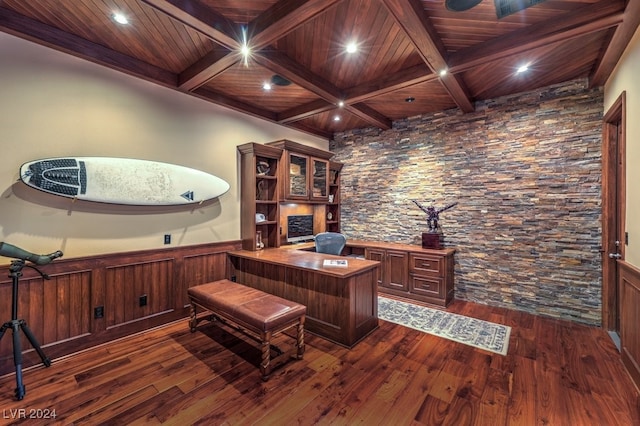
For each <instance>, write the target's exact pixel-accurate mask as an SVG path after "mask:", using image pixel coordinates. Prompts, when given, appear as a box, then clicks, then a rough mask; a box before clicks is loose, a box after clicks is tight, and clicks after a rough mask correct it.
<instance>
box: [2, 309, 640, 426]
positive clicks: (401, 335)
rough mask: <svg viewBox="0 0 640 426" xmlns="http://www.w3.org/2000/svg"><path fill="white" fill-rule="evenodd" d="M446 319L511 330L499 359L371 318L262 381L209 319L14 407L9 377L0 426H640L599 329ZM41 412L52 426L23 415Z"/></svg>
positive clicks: (109, 357)
mask: <svg viewBox="0 0 640 426" xmlns="http://www.w3.org/2000/svg"><path fill="white" fill-rule="evenodd" d="M448 310H449V311H451V312H456V313H461V314H465V315H469V316H473V317H476V318H480V319H484V320H488V321H494V322H500V323H503V324H507V325H510V326H511V327H513V330H512V334H511V340H510V347H509V353H508V355H507V356H501V355H496V354H492V353H490V352H486V351H482V350H479V349H475V348H472V347H469V346H466V345H463V344H459V343H455V342H451V341H448V340H444V339H441V338H438V337H434V336H430V335H428V334H424V333H420V332H417V331H415V330H412V329H409V328H405V327H402V326H398V325H395V324H391V323H388V322H385V321H380V328H379V329H377V330H376V331H375V332H373V333H372V334H371V335H369V336H368V337H367V338H366V339H365V340H364V341H362V342H360V343H359V344H358V345H356V347H354V348H353V349H352V350H348V349H345V348H343V347H340V346H337V345H335V344H332V343H330V342H328V341H326V340H324V339H322V338H319V337H317V336H312V335H309V334H307V350H306V353H305V356H304V359H303V360H299V361H291V362H289V363H287V364H286V365H284V366H283V367H282V368H280V369H278V370H276V371H275V372H274V374H273V375H272V377H271V379H270V380H269V381H268V382H266V383H264V382H262V381H261V380H260V373H259V371H258V368H257V364H258V359H259V351H258V349H257V347H256V346H255V345H254V344H253V342H252V341H246V340H245V339H242V338H239V337H238V336H236V335H235V334H234V333H230V332H228V331H227V330H224V329H221V328H219V327H217V326H215V325H207V324H206V323H205V324H203V325H201V326H200V328H199V330H198V331H197V332H196V333H193V334H192V333H190V332H189V330H188V326H187V321H186V320H184V321H180V322H177V323H173V324H170V325H167V326H164V327H161V328H158V329H155V330H151V331H148V332H145V333H143V334H138V335H135V336H131V337H128V338H125V339H122V340H119V341H116V342H112V343H109V344H107V345H103V346H100V347H98V348H94V349H91V350H89V351H86V352H83V353H79V354H75V355H73V356H69V357H66V358H64V359H59V360H54V362H53V364H52V366H51V367H49V368H44V367H43V366H38V367H35V368H31V369H29V370H26V371H25V372H24V383H25V385H26V389H27V393H26V396H25V398H24V399H23V400H22V401H16V400H15V399H14V389H15V375H14V374H10V375H7V376H4V377H2V378H0V407H1V408H2V413H0V415H1V416H2V417H1V418H0V424H28V425H36V424H43V425H44V424H91V425H94V424H116V425H125V424H168V425H171V424H175V425H181V426H182V425H187V424H203V425H212V424H228V425H236V424H242V425H244V424H259V425H270V424H273V425H290V424H302V425H313V424H338V425H352V424H356V423H359V424H367V425H437V424H445V425H491V426H498V425H639V424H640V399H639V397H638V392H637V390H636V389H635V387H634V386H633V383H632V382H631V380H630V379H629V377H628V376H627V373H626V371H625V370H624V367H623V366H622V363H621V361H620V356H619V354H618V352H617V349H616V348H615V346H614V344H613V343H612V341H611V339H610V338H609V336H608V335H607V333H606V332H605V331H603V330H601V329H597V328H591V327H585V326H581V325H577V324H573V323H570V322H564V321H557V320H551V319H545V318H541V317H535V316H532V315H528V314H525V313H521V312H514V311H507V310H504V309H495V308H490V307H487V306H482V305H477V304H473V303H466V302H461V301H455V302H454V303H453V304H452V305H451V307H450V308H449V309H448ZM6 340H7V341H9V340H8V339H6ZM3 344H6V343H4V342H3ZM45 351H46V350H45ZM20 410H24V411H20ZM38 410H40V411H38ZM47 410H50V411H48V413H51V412H52V411H53V410H55V415H56V419H55V421H52V419H25V418H24V416H25V415H26V416H29V415H30V414H33V415H35V416H36V417H38V416H42V415H43V414H46V413H47Z"/></svg>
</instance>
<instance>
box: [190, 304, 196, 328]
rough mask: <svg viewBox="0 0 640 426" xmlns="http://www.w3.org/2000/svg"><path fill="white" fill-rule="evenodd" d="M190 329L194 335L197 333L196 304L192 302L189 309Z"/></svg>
mask: <svg viewBox="0 0 640 426" xmlns="http://www.w3.org/2000/svg"><path fill="white" fill-rule="evenodd" d="M189 318H190V319H189V327H190V329H191V332H192V333H194V332H195V331H196V326H197V325H198V320H197V319H196V304H195V303H193V302H191V305H190V307H189Z"/></svg>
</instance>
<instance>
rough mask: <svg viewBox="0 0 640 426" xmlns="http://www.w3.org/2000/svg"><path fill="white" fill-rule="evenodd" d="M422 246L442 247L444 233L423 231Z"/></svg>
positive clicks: (429, 247)
mask: <svg viewBox="0 0 640 426" xmlns="http://www.w3.org/2000/svg"><path fill="white" fill-rule="evenodd" d="M422 248H426V249H441V248H444V235H443V234H442V233H441V232H423V233H422Z"/></svg>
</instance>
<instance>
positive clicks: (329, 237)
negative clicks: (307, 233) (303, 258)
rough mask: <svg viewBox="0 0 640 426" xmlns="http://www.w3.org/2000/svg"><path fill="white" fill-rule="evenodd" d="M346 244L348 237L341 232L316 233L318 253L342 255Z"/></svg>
mask: <svg viewBox="0 0 640 426" xmlns="http://www.w3.org/2000/svg"><path fill="white" fill-rule="evenodd" d="M346 244H347V237H345V236H344V235H343V234H340V233H339V232H321V233H319V234H318V235H316V252H317V253H325V254H337V255H340V254H341V253H342V249H343V248H344V246H345V245H346Z"/></svg>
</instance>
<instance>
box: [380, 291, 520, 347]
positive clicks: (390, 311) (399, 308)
mask: <svg viewBox="0 0 640 426" xmlns="http://www.w3.org/2000/svg"><path fill="white" fill-rule="evenodd" d="M378 318H380V319H382V320H385V321H389V322H393V323H395V324H400V325H403V326H405V327H410V328H413V329H415V330H419V331H423V332H425V333H429V334H433V335H434V336H439V337H443V338H445V339H449V340H453V341H456V342H459V343H464V344H465V345H469V346H473V347H476V348H480V349H484V350H486V351H490V352H495V353H497V354H500V355H506V354H507V350H508V349H509V336H510V335H511V327H509V326H506V325H502V324H496V323H492V322H488V321H483V320H479V319H475V318H470V317H466V316H463V315H458V314H452V313H449V312H446V311H441V310H438V309H431V308H427V307H425V306H418V305H413V304H411V303H405V302H401V301H399V300H392V299H387V298H386V297H381V296H378Z"/></svg>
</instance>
